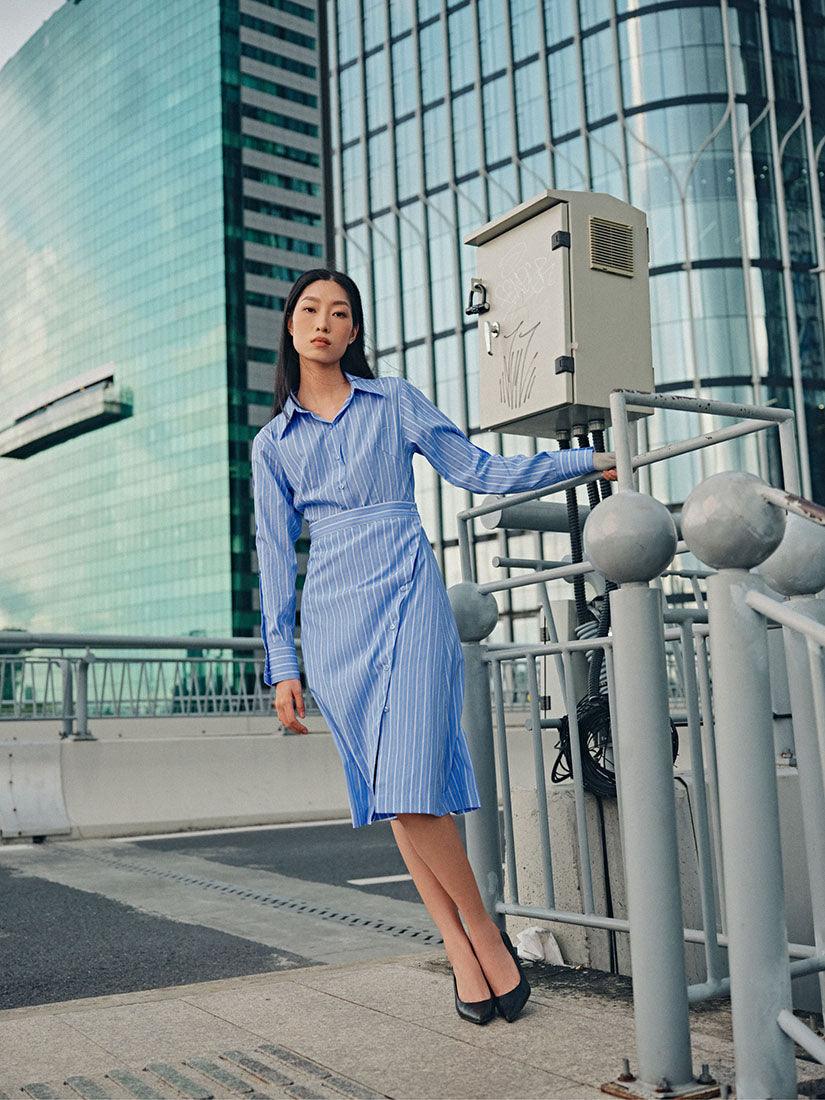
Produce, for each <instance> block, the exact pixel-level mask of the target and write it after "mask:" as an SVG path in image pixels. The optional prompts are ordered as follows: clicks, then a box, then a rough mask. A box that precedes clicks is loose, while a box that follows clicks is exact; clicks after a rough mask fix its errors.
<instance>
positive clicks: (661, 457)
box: [632, 420, 776, 470]
mask: <svg viewBox="0 0 825 1100" xmlns="http://www.w3.org/2000/svg"><path fill="white" fill-rule="evenodd" d="M775 426H776V425H775V422H774V421H771V420H745V421H743V423H741V424H731V425H730V426H729V427H727V428H714V430H713V431H711V432H704V433H703V434H702V435H694V436H691V438H690V439H682V440H680V441H677V442H675V443H666V444H665V445H664V446H663V447H657V448H656V450H654V451H645V452H644V454H640V455H634V457H633V459H632V465H633V469H634V470H636V469H638V468H639V467H640V466H652V465H653V463H654V462H665V461H666V460H667V459H669V458H676V457H677V455H685V454H690V452H691V451H701V450H702V449H703V448H704V447H714V446H716V444H717V443H725V442H726V441H727V440H729V439H737V438H739V436H743V435H752V434H753V433H754V432H764V431H767V430H768V428H773V427H775Z"/></svg>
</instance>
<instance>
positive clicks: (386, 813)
mask: <svg viewBox="0 0 825 1100" xmlns="http://www.w3.org/2000/svg"><path fill="white" fill-rule="evenodd" d="M480 809H481V803H480V802H475V803H469V804H466V805H462V806H460V807H457V806H450V807H448V808H447V809H442V810H434V809H430V808H423V807H421V806H415V807H414V808H411V809H408V810H378V811H373V814H372V817H370V818H369V819H368V820H359V821H355V820H353V822H352V827H353V829H362V828H364V827H365V826H366V825H374V824H375V822H376V821H386V820H389V819H393V818H396V817H397V816H398V814H435V816H436V817H444V815H445V814H468V813H471V812H472V811H473V810H480Z"/></svg>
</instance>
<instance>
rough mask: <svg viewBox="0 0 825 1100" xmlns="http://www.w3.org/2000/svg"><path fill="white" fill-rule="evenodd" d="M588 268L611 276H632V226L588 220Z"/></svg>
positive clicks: (597, 219)
mask: <svg viewBox="0 0 825 1100" xmlns="http://www.w3.org/2000/svg"><path fill="white" fill-rule="evenodd" d="M590 266H591V268H593V269H594V270H595V271H609V272H610V273H611V274H612V275H628V276H632V275H633V226H632V225H622V224H621V222H611V221H608V220H607V219H606V218H591V219H590Z"/></svg>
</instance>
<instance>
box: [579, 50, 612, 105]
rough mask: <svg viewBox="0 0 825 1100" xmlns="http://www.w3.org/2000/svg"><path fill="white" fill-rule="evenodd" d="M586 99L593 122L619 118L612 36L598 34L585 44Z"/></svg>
mask: <svg viewBox="0 0 825 1100" xmlns="http://www.w3.org/2000/svg"><path fill="white" fill-rule="evenodd" d="M582 56H583V59H584V98H585V103H586V104H587V117H588V119H589V120H590V121H591V122H594V121H596V120H597V119H601V118H606V117H607V116H608V115H615V114H616V65H615V53H614V49H613V32H612V31H610V30H606V31H599V33H598V34H591V35H588V37H587V38H585V39H583V40H582Z"/></svg>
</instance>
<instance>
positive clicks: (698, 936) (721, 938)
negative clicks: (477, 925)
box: [495, 901, 816, 965]
mask: <svg viewBox="0 0 825 1100" xmlns="http://www.w3.org/2000/svg"><path fill="white" fill-rule="evenodd" d="M495 909H496V912H498V913H509V914H510V915H511V916H514V917H531V918H532V919H533V920H544V921H555V922H556V923H558V924H580V925H583V926H585V927H587V928H603V929H605V930H606V931H608V932H628V933H629V932H630V924H629V922H628V921H626V920H622V919H620V918H619V917H600V916H597V915H595V914H584V913H570V912H567V911H566V910H563V911H562V910H558V909H543V908H541V906H538V905H520V904H519V903H518V902H513V901H497V902H496V904H495ZM683 932H684V939H685V942H686V943H704V942H705V933H704V932H703V931H702V929H701V928H685V929H683ZM716 939H717V941H718V943H719V944H721V946H722V947H727V946H728V937H727V936H725V935H722V933H721V932H717V934H716ZM815 954H816V948H815V947H812V946H810V945H809V944H805V943H789V944H788V955H789V956H790V957H791V958H792V959H793V958H799V959H809V958H811V956H813V955H815ZM791 965H793V964H791Z"/></svg>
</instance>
